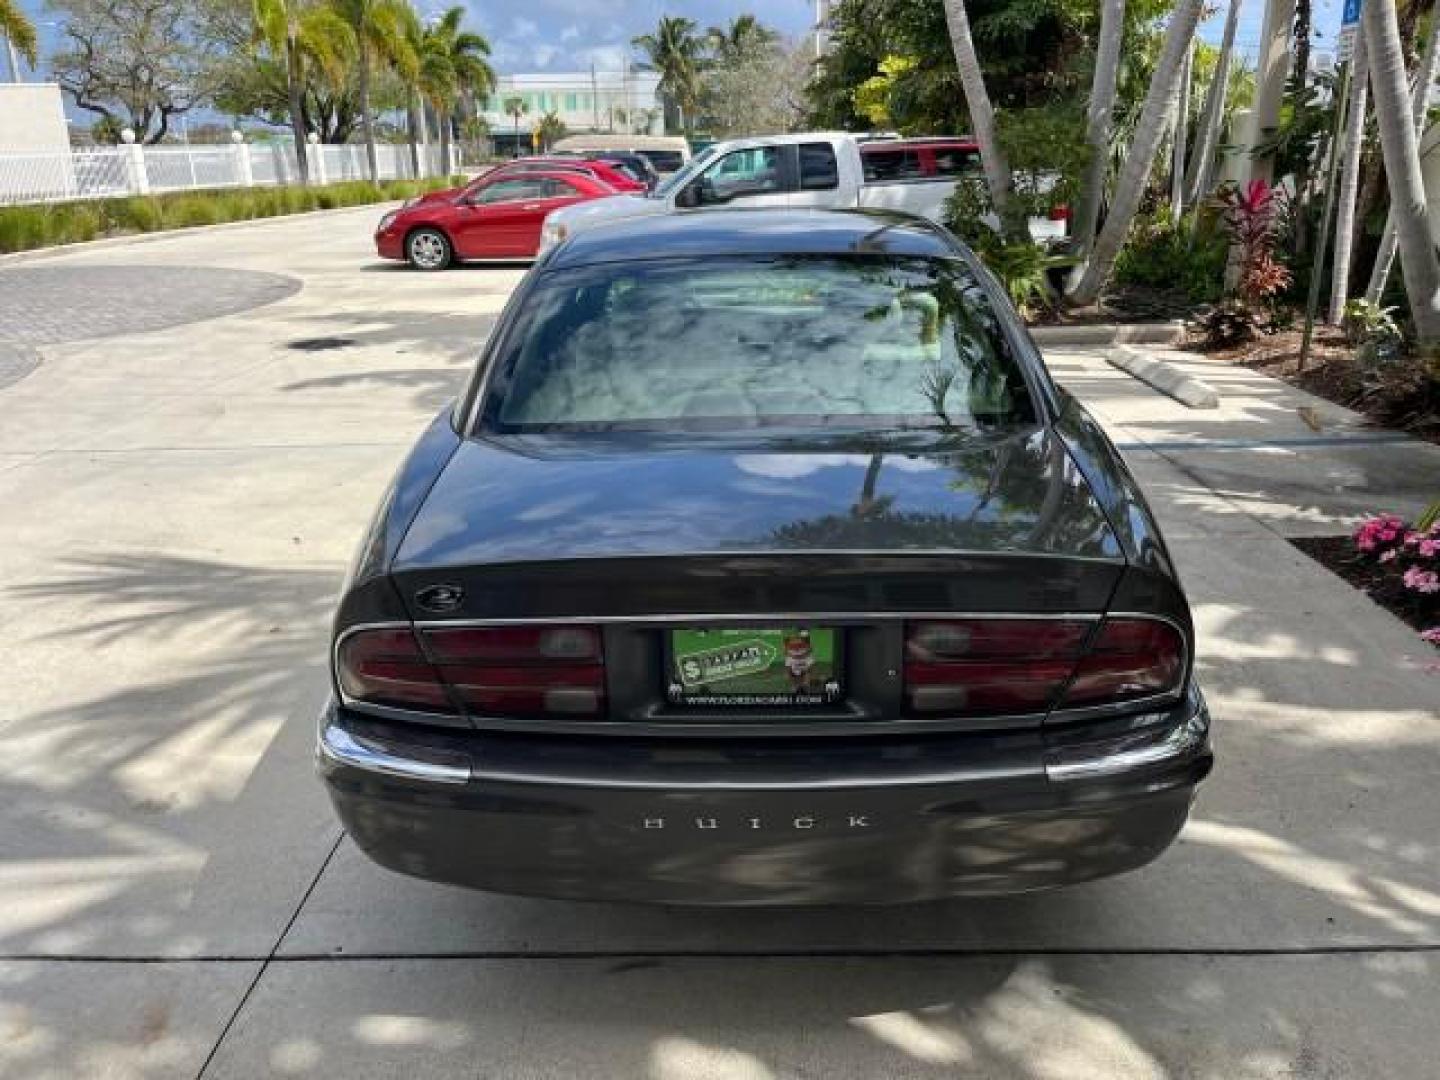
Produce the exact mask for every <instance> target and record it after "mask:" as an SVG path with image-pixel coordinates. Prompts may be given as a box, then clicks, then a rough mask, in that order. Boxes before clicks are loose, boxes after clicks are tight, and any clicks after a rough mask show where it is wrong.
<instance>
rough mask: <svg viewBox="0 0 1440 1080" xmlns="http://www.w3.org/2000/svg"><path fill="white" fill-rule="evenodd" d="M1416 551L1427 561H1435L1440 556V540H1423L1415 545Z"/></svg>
mask: <svg viewBox="0 0 1440 1080" xmlns="http://www.w3.org/2000/svg"><path fill="white" fill-rule="evenodd" d="M1415 550H1416V551H1418V552H1420V554H1421V555H1423V556H1425V558H1427V559H1433V558H1434V557H1435V556H1436V555H1440V540H1421V541H1420V543H1418V544H1416V545H1415Z"/></svg>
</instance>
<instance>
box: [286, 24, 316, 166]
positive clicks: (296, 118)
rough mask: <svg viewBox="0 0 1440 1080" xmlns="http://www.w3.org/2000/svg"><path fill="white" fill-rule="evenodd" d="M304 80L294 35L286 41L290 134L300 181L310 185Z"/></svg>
mask: <svg viewBox="0 0 1440 1080" xmlns="http://www.w3.org/2000/svg"><path fill="white" fill-rule="evenodd" d="M304 80H305V73H304V72H303V71H302V70H301V69H300V50H299V49H298V48H297V47H296V45H295V39H294V38H293V37H292V38H289V39H288V40H287V41H286V42H285V81H286V83H287V84H288V85H287V86H286V88H285V90H286V93H287V94H288V96H289V98H290V134H291V136H292V137H293V138H294V140H295V167H296V169H297V170H298V171H299V174H300V183H302V184H305V185H307V186H308V185H309V183H310V162H309V161H308V160H306V154H307V153H308V152H309V151H308V147H309V145H310V142H309V134H310V133H309V132H307V131H306V130H305V102H304V100H302V95H303V93H304Z"/></svg>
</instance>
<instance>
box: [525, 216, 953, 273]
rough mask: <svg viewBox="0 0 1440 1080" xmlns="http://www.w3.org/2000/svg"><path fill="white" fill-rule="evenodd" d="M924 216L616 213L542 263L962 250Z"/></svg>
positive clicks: (942, 253)
mask: <svg viewBox="0 0 1440 1080" xmlns="http://www.w3.org/2000/svg"><path fill="white" fill-rule="evenodd" d="M962 253H963V249H961V248H959V247H958V246H957V245H956V244H955V243H954V242H953V241H952V240H951V239H950V238H949V236H948V235H947V234H946V233H944V232H942V231H941V230H940V229H938V228H937V227H936V226H935V225H934V224H932V223H931V222H929V221H927V220H925V219H924V218H920V217H914V216H912V215H910V214H899V213H895V212H893V211H882V210H787V209H781V208H777V209H773V210H739V209H725V208H722V209H713V210H687V211H681V212H679V213H674V214H663V215H648V214H647V215H643V216H638V217H632V218H621V219H619V220H617V221H612V222H605V223H603V224H597V225H596V226H595V227H594V228H589V229H585V230H584V231H582V232H579V233H577V234H576V235H574V236H573V237H571V238H570V239H569V240H566V241H565V242H564V243H562V244H561V245H559V246H558V247H557V248H556V249H555V251H554V252H553V253H552V254H551V256H550V257H549V258H548V259H547V260H546V261H545V266H546V267H547V268H549V269H556V268H562V267H573V266H588V265H591V264H594V263H615V262H631V261H642V260H648V259H665V258H687V257H696V256H725V255H849V254H878V255H899V256H921V257H929V258H946V257H955V256H957V255H961V254H962Z"/></svg>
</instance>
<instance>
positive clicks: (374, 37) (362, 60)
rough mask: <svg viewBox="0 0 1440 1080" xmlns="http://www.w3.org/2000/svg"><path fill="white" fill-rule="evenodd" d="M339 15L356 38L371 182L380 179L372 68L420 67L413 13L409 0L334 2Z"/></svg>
mask: <svg viewBox="0 0 1440 1080" xmlns="http://www.w3.org/2000/svg"><path fill="white" fill-rule="evenodd" d="M330 3H331V5H332V6H333V7H334V9H335V13H336V14H337V15H339V16H340V18H342V19H344V20H345V23H346V24H347V25H348V26H349V27H350V30H351V32H352V33H353V34H354V35H355V46H356V50H355V51H356V58H357V60H358V63H357V64H356V83H357V88H358V90H359V95H360V130H361V133H362V134H363V136H364V138H365V160H366V163H367V164H368V165H369V168H370V179H371V181H372V182H376V181H378V180H379V179H380V167H379V165H378V164H377V162H376V159H375V118H374V117H373V116H372V115H371V111H370V78H371V76H372V75H373V74H374V72H373V70H372V67H371V65H372V64H373V63H374V61H375V60H376V59H379V60H382V61H384V62H386V63H389V64H391V65H394V66H396V67H399V68H401V69H402V75H403V73H404V70H405V69H408V70H410V71H414V70H415V68H416V67H417V65H418V60H417V59H416V57H415V52H414V50H413V49H412V48H411V46H410V41H409V35H408V34H407V33H406V27H407V23H408V20H409V19H410V18H413V12H412V9H411V7H410V5H409V3H407V2H406V0H330Z"/></svg>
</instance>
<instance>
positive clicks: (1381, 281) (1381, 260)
mask: <svg viewBox="0 0 1440 1080" xmlns="http://www.w3.org/2000/svg"><path fill="white" fill-rule="evenodd" d="M1371 47H1372V48H1373V47H1374V42H1373V41H1372V42H1371ZM1401 66H1402V70H1403V66H1404V57H1403V55H1402V57H1401ZM1437 66H1440V16H1437V17H1436V18H1435V19H1434V26H1433V27H1432V29H1431V31H1430V40H1429V42H1428V43H1427V44H1426V46H1425V56H1424V58H1423V59H1421V61H1420V66H1419V67H1418V68H1417V69H1416V80H1415V87H1414V90H1413V91H1412V93H1411V96H1410V113H1409V116H1410V122H1411V124H1412V125H1413V126H1414V129H1415V135H1416V138H1417V139H1418V138H1419V136H1421V135H1423V134H1424V132H1425V113H1426V110H1427V108H1428V107H1429V104H1430V87H1431V86H1433V85H1434V84H1435V75H1436V68H1437ZM1376 74H1377V73H1376V71H1375V62H1374V58H1372V60H1371V76H1370V77H1371V81H1372V82H1373V81H1374V79H1375V77H1376ZM1375 112H1376V114H1377V115H1378V114H1379V112H1380V91H1379V88H1378V87H1377V88H1376V90H1375ZM1385 171H1386V174H1387V176H1388V174H1389V171H1390V159H1389V158H1388V157H1387V158H1386V159H1385ZM1390 189H1391V196H1390V212H1389V213H1388V214H1386V215H1385V231H1384V232H1383V233H1381V234H1380V249H1379V250H1378V251H1377V252H1376V253H1375V264H1374V266H1373V267H1372V268H1371V270H1370V285H1369V287H1368V288H1367V289H1366V290H1365V299H1366V300H1369V301H1370V302H1371V303H1372V304H1378V303H1380V297H1381V296H1382V295H1384V292H1385V283H1386V281H1387V280H1389V277H1390V267H1391V265H1392V264H1393V263H1394V262H1395V250H1396V248H1397V246H1398V241H1399V237H1398V236H1397V235H1396V225H1397V218H1396V215H1395V202H1396V199H1395V195H1394V191H1395V185H1394V182H1393V181H1392V182H1391V184H1390Z"/></svg>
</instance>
